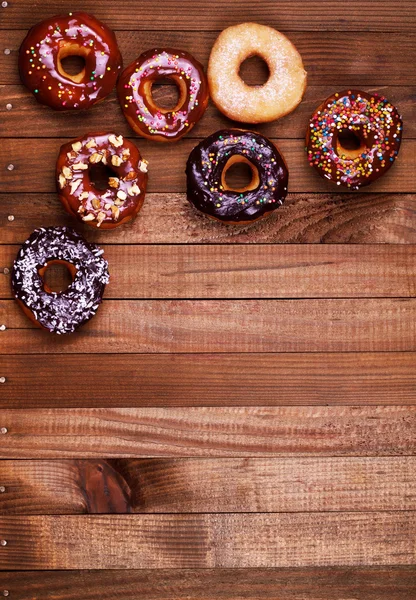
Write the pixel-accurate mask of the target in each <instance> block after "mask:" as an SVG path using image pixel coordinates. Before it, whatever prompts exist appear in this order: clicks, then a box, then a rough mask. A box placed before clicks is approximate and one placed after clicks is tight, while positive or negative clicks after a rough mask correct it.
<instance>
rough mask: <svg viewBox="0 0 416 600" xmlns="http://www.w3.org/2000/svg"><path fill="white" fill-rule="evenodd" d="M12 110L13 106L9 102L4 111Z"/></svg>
mask: <svg viewBox="0 0 416 600" xmlns="http://www.w3.org/2000/svg"><path fill="white" fill-rule="evenodd" d="M12 108H13V104H10V102H9V103H8V104H6V110H12Z"/></svg>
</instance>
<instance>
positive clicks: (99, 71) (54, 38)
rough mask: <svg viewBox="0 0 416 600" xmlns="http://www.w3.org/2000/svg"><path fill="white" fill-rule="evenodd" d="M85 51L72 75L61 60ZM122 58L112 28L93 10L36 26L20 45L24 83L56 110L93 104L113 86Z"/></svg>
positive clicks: (58, 17) (48, 20)
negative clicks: (82, 60) (78, 70)
mask: <svg viewBox="0 0 416 600" xmlns="http://www.w3.org/2000/svg"><path fill="white" fill-rule="evenodd" d="M68 56H81V57H82V58H83V59H84V61H85V66H84V68H83V69H82V71H81V72H80V73H78V74H76V75H70V74H69V73H67V72H66V71H65V69H64V68H63V65H62V61H63V60H64V59H65V58H67V57H68ZM121 66H122V59H121V54H120V51H119V49H118V46H117V40H116V38H115V35H114V33H113V32H112V31H111V29H109V28H108V27H107V26H106V25H104V24H103V23H101V22H100V21H98V20H97V19H96V18H95V17H93V16H92V15H88V14H86V13H84V12H74V13H69V14H68V15H60V16H56V17H51V18H49V19H45V20H44V21H42V22H41V23H38V24H37V25H34V27H32V28H31V29H30V30H29V32H28V34H27V36H26V38H25V39H24V40H23V42H22V45H21V47H20V51H19V72H20V78H21V80H22V82H23V83H24V85H25V86H26V87H27V88H28V89H29V90H30V91H31V92H32V93H33V94H34V96H35V98H36V100H38V102H40V103H41V104H47V105H48V106H50V107H51V108H54V109H55V110H70V109H82V108H89V107H90V106H92V105H93V104H95V103H96V102H98V101H99V100H102V99H103V98H105V97H106V96H107V95H108V94H109V93H110V92H111V90H112V89H113V87H114V86H115V83H116V81H117V77H118V74H119V72H120V70H121Z"/></svg>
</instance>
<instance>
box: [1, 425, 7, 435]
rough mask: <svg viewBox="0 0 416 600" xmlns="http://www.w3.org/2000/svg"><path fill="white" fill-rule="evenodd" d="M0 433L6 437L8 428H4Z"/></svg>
mask: <svg viewBox="0 0 416 600" xmlns="http://www.w3.org/2000/svg"><path fill="white" fill-rule="evenodd" d="M0 433H2V434H3V435H5V434H6V433H7V427H2V428H1V429H0Z"/></svg>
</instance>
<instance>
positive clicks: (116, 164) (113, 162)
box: [111, 154, 123, 167]
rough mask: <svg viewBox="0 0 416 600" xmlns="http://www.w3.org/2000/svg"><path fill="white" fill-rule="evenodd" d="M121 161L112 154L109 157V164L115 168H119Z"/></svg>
mask: <svg viewBox="0 0 416 600" xmlns="http://www.w3.org/2000/svg"><path fill="white" fill-rule="evenodd" d="M122 162H123V161H122V159H121V158H120V156H117V154H114V155H113V156H112V157H111V164H112V165H114V166H115V167H119V166H120V165H121V163H122Z"/></svg>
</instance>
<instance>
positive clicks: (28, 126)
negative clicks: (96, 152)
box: [0, 54, 416, 139]
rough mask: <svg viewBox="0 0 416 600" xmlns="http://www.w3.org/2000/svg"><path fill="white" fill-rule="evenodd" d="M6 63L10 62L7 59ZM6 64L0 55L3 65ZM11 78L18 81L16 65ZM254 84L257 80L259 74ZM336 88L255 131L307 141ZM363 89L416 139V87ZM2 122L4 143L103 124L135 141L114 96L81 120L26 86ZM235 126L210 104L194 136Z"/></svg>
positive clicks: (15, 89) (6, 94)
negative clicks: (381, 100) (43, 102)
mask: <svg viewBox="0 0 416 600" xmlns="http://www.w3.org/2000/svg"><path fill="white" fill-rule="evenodd" d="M331 56H332V54H331ZM5 58H8V57H7V56H5ZM415 60H416V56H415ZM3 62H6V61H3ZM1 63H2V59H1V54H0V65H1ZM342 64H345V63H342ZM371 72H373V71H371ZM383 72H384V70H383ZM11 73H13V76H15V73H16V69H15V64H14V62H13V70H12V71H11ZM393 73H396V71H395V70H394V71H393ZM6 74H7V71H6V73H1V72H0V78H1V77H2V76H3V77H5V75H6ZM250 76H251V73H250ZM252 79H254V73H253V77H252ZM334 85H336V83H334V82H332V83H331V84H330V85H327V86H323V85H309V86H308V87H307V88H306V92H305V96H304V99H303V101H302V102H301V104H300V105H299V108H297V109H296V111H294V112H293V113H291V114H290V115H288V116H287V117H285V118H284V119H280V120H279V121H273V122H272V123H263V124H259V125H256V126H255V129H256V131H259V132H260V133H263V134H264V135H266V136H267V137H277V138H279V139H282V138H303V137H304V136H305V131H306V127H307V124H308V121H309V119H310V116H311V114H312V113H313V111H314V110H315V109H316V107H317V106H319V104H320V103H321V102H322V101H323V100H324V99H325V98H328V96H330V95H331V94H333V92H334ZM340 85H341V86H343V87H345V85H346V84H345V82H342V83H340ZM347 87H348V86H347ZM360 87H361V89H363V90H364V91H368V92H370V93H374V92H378V93H379V94H380V95H384V96H386V97H387V98H388V99H389V100H390V101H391V102H392V103H394V104H395V105H396V106H397V107H398V108H399V110H400V112H401V114H402V116H403V120H404V123H405V127H404V130H403V139H410V138H414V137H416V104H415V102H414V97H415V95H416V87H415V86H401V87H397V86H390V85H387V86H385V85H378V86H374V85H369V86H363V85H362V84H361V86H360ZM174 97H175V96H174V91H173V88H172V86H169V85H162V86H160V87H158V88H157V95H156V101H164V102H167V101H168V100H171V99H174ZM10 104H11V105H12V109H10V110H7V108H6V106H7V105H10ZM0 119H1V121H2V136H4V137H13V136H14V135H15V134H16V132H19V137H29V138H32V137H36V138H38V137H41V138H45V137H76V136H78V135H83V134H84V133H85V131H87V130H88V131H100V130H101V129H102V126H103V121H104V120H105V124H106V127H107V129H111V130H114V131H117V132H119V133H121V134H123V135H125V136H129V135H133V134H132V130H131V129H130V127H129V126H128V124H127V122H126V120H125V119H124V117H123V115H122V113H121V111H120V108H119V105H118V100H117V98H116V94H115V93H113V94H111V96H110V97H109V98H108V99H107V100H106V101H105V102H104V103H101V104H98V105H97V106H96V107H94V108H93V109H92V110H89V111H88V112H86V113H85V114H83V115H82V116H81V115H68V114H67V113H60V112H55V111H51V110H42V109H41V108H40V107H39V104H38V103H37V102H36V100H35V98H34V97H33V96H32V94H29V93H28V92H27V90H26V89H24V88H23V86H21V85H16V84H13V85H0ZM22 120H24V122H25V127H24V129H22V128H21V126H20V125H21V123H22ZM230 125H232V122H231V121H229V120H228V119H227V118H226V117H224V116H223V115H222V114H221V113H220V112H219V111H218V110H217V109H216V108H215V107H214V105H213V104H212V103H210V104H209V107H208V109H207V112H206V113H205V114H204V117H203V119H201V120H200V121H199V123H197V125H196V126H195V127H194V129H193V130H192V134H191V135H192V137H193V138H200V137H201V138H202V137H206V136H207V135H210V134H211V133H212V132H213V131H216V130H218V129H222V128H224V127H230Z"/></svg>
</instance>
